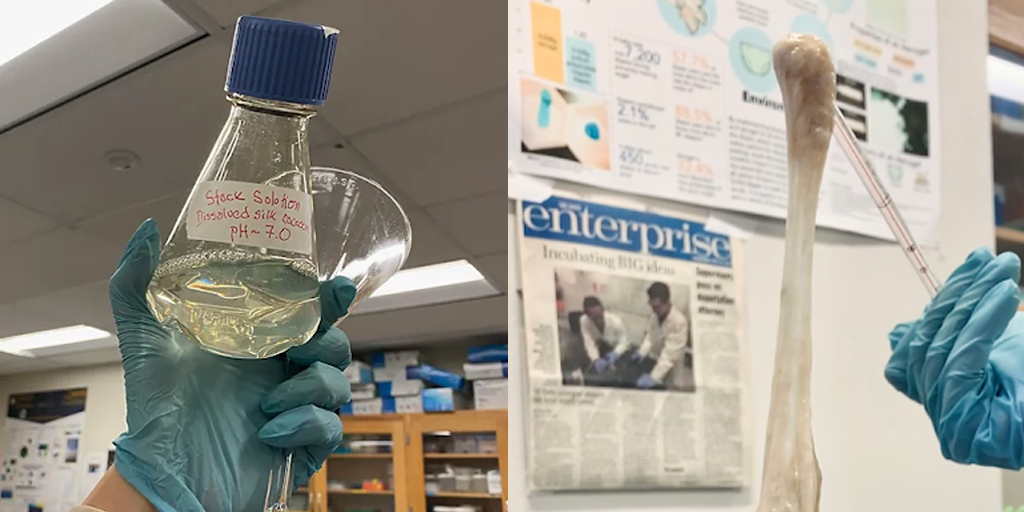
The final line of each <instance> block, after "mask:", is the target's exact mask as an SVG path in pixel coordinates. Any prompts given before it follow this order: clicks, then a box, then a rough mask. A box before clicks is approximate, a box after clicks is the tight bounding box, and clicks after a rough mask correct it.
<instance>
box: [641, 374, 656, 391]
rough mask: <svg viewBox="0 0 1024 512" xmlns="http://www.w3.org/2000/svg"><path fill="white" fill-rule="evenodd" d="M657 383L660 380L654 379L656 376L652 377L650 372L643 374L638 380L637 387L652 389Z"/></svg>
mask: <svg viewBox="0 0 1024 512" xmlns="http://www.w3.org/2000/svg"><path fill="white" fill-rule="evenodd" d="M657 385H658V381H656V380H654V377H651V374H649V373H645V374H643V375H641V376H640V378H639V379H637V381H636V387H638V388H640V389H651V388H653V387H655V386H657Z"/></svg>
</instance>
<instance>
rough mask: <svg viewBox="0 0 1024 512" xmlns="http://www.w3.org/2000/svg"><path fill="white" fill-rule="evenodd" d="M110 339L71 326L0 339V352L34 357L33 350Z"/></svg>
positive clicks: (83, 327)
mask: <svg viewBox="0 0 1024 512" xmlns="http://www.w3.org/2000/svg"><path fill="white" fill-rule="evenodd" d="M109 337H110V333H109V332H107V331H104V330H103V329H97V328H95V327H90V326H88V325H73V326H71V327H61V328H59V329H50V330H48V331H38V332H32V333H28V334H19V335H18V336H11V337H9V338H0V352H5V353H7V354H11V355H16V356H21V357H35V354H33V353H32V351H34V350H39V349H46V348H52V347H63V346H67V345H74V344H78V343H85V342H89V341H95V340H101V339H106V338H109Z"/></svg>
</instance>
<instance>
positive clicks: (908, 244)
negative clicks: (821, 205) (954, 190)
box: [832, 105, 942, 297]
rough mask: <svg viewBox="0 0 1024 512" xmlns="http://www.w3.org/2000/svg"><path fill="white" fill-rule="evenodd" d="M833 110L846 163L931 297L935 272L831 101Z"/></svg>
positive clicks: (937, 285) (936, 289) (936, 281)
mask: <svg viewBox="0 0 1024 512" xmlns="http://www.w3.org/2000/svg"><path fill="white" fill-rule="evenodd" d="M835 110H836V113H835V116H833V125H834V127H833V130H832V136H833V137H834V138H835V140H836V142H837V143H838V144H839V147H841V148H843V153H845V154H846V157H847V158H849V159H850V164H852V165H853V169H854V170H855V171H857V176H859V177H860V180H861V182H863V183H864V188H866V189H867V191H868V195H870V196H871V200H872V201H874V202H875V206H877V207H878V211H879V212H881V214H882V218H884V219H885V223H886V224H888V225H889V229H890V230H892V234H893V236H895V237H896V243H898V244H899V245H900V248H902V249H903V254H905V255H906V256H907V259H908V260H909V261H910V264H911V265H913V266H914V271H915V272H916V273H917V277H919V278H921V282H922V283H924V286H925V288H927V289H928V294H929V295H930V296H931V297H935V294H937V293H939V288H940V287H941V286H942V284H941V283H940V282H939V279H938V278H937V277H935V274H933V273H932V268H931V267H930V266H929V265H928V261H927V260H926V259H925V257H924V254H922V253H921V248H920V246H918V245H917V242H915V241H914V237H913V236H912V235H911V234H910V230H909V229H907V224H906V223H905V222H903V217H900V212H899V211H898V210H897V209H896V205H895V204H893V202H892V197H891V196H890V195H889V192H887V191H886V190H885V186H884V185H882V182H881V180H879V179H878V175H877V174H875V171H874V170H873V169H872V168H871V164H870V163H869V162H868V159H867V158H866V157H865V156H864V153H863V152H861V150H860V145H859V144H858V143H857V139H856V138H855V137H854V135H853V130H851V129H850V126H849V125H848V124H846V118H845V117H843V112H842V111H841V110H840V109H839V105H835Z"/></svg>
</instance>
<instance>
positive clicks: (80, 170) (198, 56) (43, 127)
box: [0, 38, 228, 222]
mask: <svg viewBox="0 0 1024 512" xmlns="http://www.w3.org/2000/svg"><path fill="white" fill-rule="evenodd" d="M227 61H228V48H227V47H226V46H225V45H223V44H221V43H218V42H216V41H214V40H213V39H210V38H207V39H204V40H201V41H198V42H196V43H193V44H191V45H189V46H187V47H186V48H183V49H181V50H179V51H177V52H175V53H173V54H171V55H169V56H167V57H164V58H162V59H160V60H158V61H156V62H154V63H152V64H150V65H148V66H146V67H144V68H142V69H140V70H138V71H136V72H133V73H131V74H129V75H127V76H125V77H122V78H120V79H118V80H116V81H115V82H113V83H111V84H108V85H106V86H104V87H102V88H100V89H98V90H96V91H93V92H91V93H89V94H87V95H85V96H83V97H81V98H78V99H76V100H74V101H73V102H71V103H69V104H67V105H64V106H62V107H61V108H58V109H56V110H54V111H51V112H49V113H47V114H45V115H43V116H41V117H39V118H36V119H34V120H32V121H30V122H28V123H26V124H24V125H22V126H19V127H17V128H15V129H13V130H11V131H9V132H6V133H4V134H3V135H0V161H3V162H4V166H5V168H8V169H18V172H10V173H6V174H5V176H4V195H5V196H7V197H10V198H11V199H13V200H15V201H17V202H18V203H21V204H22V205H25V206H27V207H29V208H31V209H33V210H36V211H38V212H40V213H43V214H45V215H47V216H49V217H51V218H53V219H56V220H58V221H60V222H71V221H74V220H78V219H82V218H86V217H89V216H93V215H96V214H99V213H103V212H110V211H116V210H120V209H123V208H125V207H127V206H129V205H133V204H137V203H140V202H144V201H147V200H150V199H153V198H156V197H161V196H164V195H167V194H168V192H171V191H176V190H184V191H187V190H189V189H191V186H192V184H193V182H194V181H195V178H196V176H197V175H198V173H199V170H200V168H201V167H202V165H203V162H204V161H205V159H206V155H207V153H208V152H209V150H210V148H211V147H212V146H213V143H214V140H215V139H216V137H217V133H218V132H219V129H220V126H221V124H222V123H223V122H224V120H225V118H226V115H227V112H228V102H227V101H225V100H224V93H223V88H224V70H225V69H226V66H227ZM114 149H124V150H129V151H132V152H134V153H136V154H137V155H139V157H140V158H141V166H140V167H139V168H138V169H136V170H132V171H128V172H117V171H114V170H112V169H111V168H110V167H109V166H108V164H107V163H106V162H105V159H104V154H105V153H106V152H107V151H109V150H114ZM140 220H141V219H140Z"/></svg>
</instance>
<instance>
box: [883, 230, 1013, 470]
mask: <svg viewBox="0 0 1024 512" xmlns="http://www.w3.org/2000/svg"><path fill="white" fill-rule="evenodd" d="M1020 266H1021V264H1020V259H1019V258H1018V257H1017V256H1016V255H1015V254H1012V253H1004V254H1001V255H999V256H998V257H996V256H995V255H993V254H992V252H991V251H989V250H988V249H978V250H976V251H974V252H973V253H971V255H970V257H968V258H967V261H966V262H964V263H963V265H961V266H960V268H958V269H957V270H956V271H954V272H953V275H952V276H950V278H949V281H947V282H946V284H945V285H943V287H942V289H941V290H940V291H939V293H938V295H937V296H936V297H935V299H934V300H933V301H932V302H931V304H929V305H928V306H927V307H926V308H925V310H924V314H923V315H922V316H921V318H920V319H919V320H917V321H915V322H910V323H905V324H900V325H898V326H896V328H895V329H894V330H893V331H892V332H891V333H890V334H889V342H890V344H891V346H892V349H893V352H892V357H891V358H890V359H889V363H888V364H887V365H886V367H885V378H886V380H888V381H889V383H890V384H892V386H893V387H895V388H896V389H897V390H899V391H900V392H901V393H903V394H905V395H907V396H908V397H910V398H911V399H912V400H914V401H916V402H918V403H920V404H922V405H923V406H924V409H925V411H927V413H928V416H929V417H930V418H931V421H932V425H933V426H934V428H935V433H936V435H937V436H938V438H939V444H940V446H941V448H942V455H943V456H945V457H946V458H947V459H949V460H953V461H956V462H960V463H963V464H979V465H984V466H995V467H1000V468H1008V469H1020V468H1021V467H1022V466H1024V414H1022V411H1024V315H1021V314H1018V313H1017V306H1018V304H1019V292H1018V288H1017V283H1018V282H1019V281H1020Z"/></svg>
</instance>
